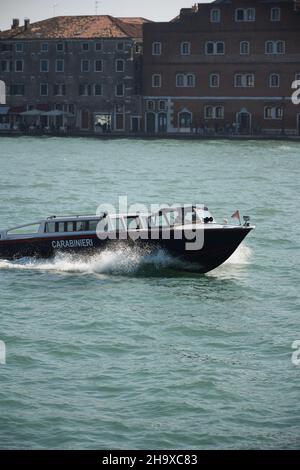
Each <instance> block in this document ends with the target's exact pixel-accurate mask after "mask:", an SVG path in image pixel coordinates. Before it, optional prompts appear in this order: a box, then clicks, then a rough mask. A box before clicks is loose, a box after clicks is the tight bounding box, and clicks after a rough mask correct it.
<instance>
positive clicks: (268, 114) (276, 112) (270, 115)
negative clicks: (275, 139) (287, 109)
mask: <svg viewBox="0 0 300 470" xmlns="http://www.w3.org/2000/svg"><path fill="white" fill-rule="evenodd" d="M265 119H276V120H282V119H283V108H282V107H280V106H266V107H265Z"/></svg>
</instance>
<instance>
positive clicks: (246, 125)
mask: <svg viewBox="0 0 300 470" xmlns="http://www.w3.org/2000/svg"><path fill="white" fill-rule="evenodd" d="M237 116H238V118H237V122H238V124H239V133H240V134H251V114H250V113H248V111H240V112H239V113H238V115H237Z"/></svg>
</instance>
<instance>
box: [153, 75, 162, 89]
mask: <svg viewBox="0 0 300 470" xmlns="http://www.w3.org/2000/svg"><path fill="white" fill-rule="evenodd" d="M160 87H161V74H160V73H155V74H153V75H152V88H160Z"/></svg>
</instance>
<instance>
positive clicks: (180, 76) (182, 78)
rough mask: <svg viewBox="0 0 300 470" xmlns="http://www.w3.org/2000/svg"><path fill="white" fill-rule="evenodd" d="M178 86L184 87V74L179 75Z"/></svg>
mask: <svg viewBox="0 0 300 470" xmlns="http://www.w3.org/2000/svg"><path fill="white" fill-rule="evenodd" d="M176 86H177V87H183V86H184V74H182V73H178V74H177V75H176Z"/></svg>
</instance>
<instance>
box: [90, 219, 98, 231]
mask: <svg viewBox="0 0 300 470" xmlns="http://www.w3.org/2000/svg"><path fill="white" fill-rule="evenodd" d="M98 224H99V220H89V221H88V230H87V231H88V232H96V230H97V225H98Z"/></svg>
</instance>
